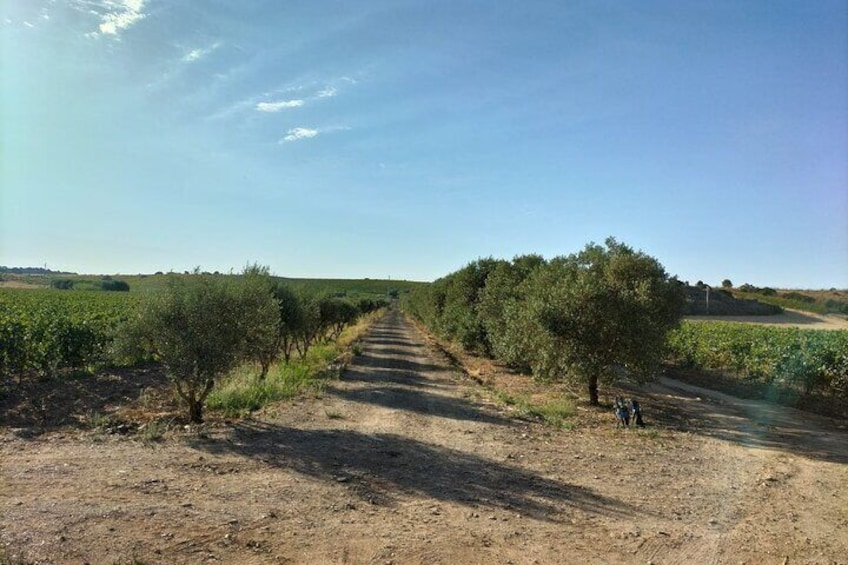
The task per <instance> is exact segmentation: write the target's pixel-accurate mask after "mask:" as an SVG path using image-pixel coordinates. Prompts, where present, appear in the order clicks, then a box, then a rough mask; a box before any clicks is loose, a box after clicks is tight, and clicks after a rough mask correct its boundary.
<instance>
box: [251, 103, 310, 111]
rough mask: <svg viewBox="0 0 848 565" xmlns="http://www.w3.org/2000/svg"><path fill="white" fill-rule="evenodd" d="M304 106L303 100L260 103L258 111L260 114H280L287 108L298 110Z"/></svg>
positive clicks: (257, 106)
mask: <svg viewBox="0 0 848 565" xmlns="http://www.w3.org/2000/svg"><path fill="white" fill-rule="evenodd" d="M300 106H303V100H280V101H279V102H260V103H259V104H257V105H256V109H257V110H259V111H260V112H279V111H280V110H283V109H285V108H298V107H300Z"/></svg>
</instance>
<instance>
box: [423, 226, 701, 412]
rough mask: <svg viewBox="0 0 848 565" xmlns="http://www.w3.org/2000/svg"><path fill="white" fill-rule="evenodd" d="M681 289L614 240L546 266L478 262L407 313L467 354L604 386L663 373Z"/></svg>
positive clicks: (434, 287)
mask: <svg viewBox="0 0 848 565" xmlns="http://www.w3.org/2000/svg"><path fill="white" fill-rule="evenodd" d="M682 287H683V285H682V283H680V282H679V281H677V279H676V278H673V277H670V276H669V275H668V274H667V273H666V272H665V269H664V268H663V266H662V265H661V264H660V263H659V261H657V260H656V259H654V258H653V257H650V256H648V255H646V254H644V253H642V252H640V251H634V250H633V249H632V248H630V247H628V246H627V245H624V244H622V243H619V242H617V241H616V240H615V239H613V238H609V239H607V240H606V242H605V245H603V246H602V245H595V244H589V245H587V246H586V247H585V248H584V249H583V250H582V251H580V252H579V253H574V254H571V255H568V256H561V257H556V258H554V259H551V260H550V261H548V260H545V259H544V258H542V257H541V256H539V255H533V254H531V255H523V256H519V257H515V258H514V259H513V260H512V261H506V260H498V259H492V258H488V259H480V260H477V261H474V262H472V263H469V264H468V265H467V266H465V267H463V268H462V269H460V270H458V271H456V272H454V273H451V274H449V275H447V276H445V277H442V278H441V279H439V280H437V281H435V282H434V283H432V284H431V285H429V286H428V287H423V288H418V289H415V290H413V291H412V293H411V294H410V297H409V300H408V305H407V307H408V310H409V311H410V313H411V314H412V315H414V316H415V317H416V318H418V319H419V320H420V321H422V322H423V323H424V324H426V325H427V326H428V327H430V328H431V329H432V330H433V331H435V332H436V333H437V334H439V335H441V336H443V337H446V338H448V339H450V340H454V341H456V342H458V343H459V344H461V345H462V347H464V348H465V349H466V350H468V351H471V352H474V353H477V354H481V355H485V356H489V357H492V358H495V359H498V360H500V361H502V362H504V363H506V364H507V365H509V366H512V367H515V368H517V369H521V370H529V371H531V372H532V373H533V374H534V375H535V376H536V377H537V378H540V379H545V380H567V381H571V382H575V383H579V384H580V385H581V386H585V387H586V390H587V393H588V397H589V401H590V403H592V404H598V386H599V384H600V383H604V382H609V381H610V380H611V379H613V378H615V377H616V376H627V377H630V378H633V379H637V380H643V379H648V378H650V377H652V376H653V375H655V374H656V372H657V371H658V369H659V367H660V365H661V363H662V361H663V359H664V357H665V346H666V338H667V334H668V332H669V331H670V330H671V329H672V328H674V327H676V326H677V324H678V322H679V319H680V316H681V312H682V310H683V306H684V302H685V298H684V293H683V291H682Z"/></svg>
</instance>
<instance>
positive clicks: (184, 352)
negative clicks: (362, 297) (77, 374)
mask: <svg viewBox="0 0 848 565" xmlns="http://www.w3.org/2000/svg"><path fill="white" fill-rule="evenodd" d="M380 306H381V304H379V303H375V302H371V301H363V302H361V303H360V305H359V307H358V306H357V305H354V304H351V303H348V302H346V301H343V300H339V299H336V298H331V297H326V296H313V295H310V294H308V293H303V292H300V293H299V292H296V291H294V290H292V289H291V288H289V287H288V286H286V285H284V284H282V283H279V282H276V281H275V280H274V279H273V278H272V277H271V276H270V275H269V272H268V269H267V268H266V267H260V266H258V265H251V266H248V267H247V268H245V270H244V272H243V273H242V275H241V276H239V277H216V276H211V275H205V274H201V273H199V272H197V271H195V273H194V274H192V275H190V276H182V277H177V276H174V277H172V278H171V279H170V280H169V281H168V285H167V287H166V288H165V289H164V290H163V291H162V292H160V293H157V294H155V295H152V296H150V297H149V298H148V299H147V301H146V302H145V303H144V304H143V305H142V307H141V308H140V310H139V313H138V315H137V317H136V318H134V319H133V320H132V321H131V322H130V323H129V324H127V326H126V328H125V332H124V335H123V338H122V340H121V341H122V343H123V346H124V351H125V353H126V354H128V355H132V356H148V357H152V358H153V359H155V360H157V361H160V362H161V363H163V365H164V366H165V369H166V371H167V373H168V376H169V377H170V378H171V380H172V381H173V383H174V387H175V390H176V393H177V395H178V396H179V398H180V399H181V400H182V401H183V402H184V403H185V405H186V407H187V408H188V413H189V418H190V420H191V421H192V422H200V421H202V419H203V406H204V403H205V401H206V398H207V397H208V396H209V394H210V393H211V392H212V389H213V388H214V386H215V381H216V379H219V378H220V377H221V376H223V375H225V374H227V373H228V372H229V371H231V370H232V369H234V368H235V367H236V366H237V365H239V364H241V363H244V362H256V363H257V364H258V365H259V367H260V372H259V376H258V378H259V379H260V380H261V379H264V378H265V376H266V375H267V373H268V369H269V368H270V367H271V365H272V364H273V363H274V362H276V361H277V360H279V359H281V358H282V359H284V360H285V361H286V362H288V361H289V360H290V359H291V357H292V354H293V352H294V351H297V352H298V354H299V355H300V356H305V355H306V353H307V351H308V350H309V347H310V346H311V345H313V344H315V343H320V342H323V341H327V340H330V339H334V338H337V337H338V336H339V334H340V333H341V331H342V330H343V329H344V327H345V326H346V325H348V324H352V323H354V322H355V321H356V320H357V319H358V317H359V314H360V313H361V310H360V308H365V309H375V308H378V307H380Z"/></svg>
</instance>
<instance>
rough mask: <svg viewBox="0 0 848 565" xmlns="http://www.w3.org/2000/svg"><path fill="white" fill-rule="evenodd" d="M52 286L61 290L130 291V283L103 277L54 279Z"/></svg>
mask: <svg viewBox="0 0 848 565" xmlns="http://www.w3.org/2000/svg"><path fill="white" fill-rule="evenodd" d="M50 286H51V287H52V288H56V289H59V290H73V289H79V290H105V291H110V292H129V290H130V285H129V283H128V282H126V281H121V280H117V279H113V278H112V277H108V276H107V277H102V278H101V279H100V280H99V281H91V280H87V279H53V280H51V281H50Z"/></svg>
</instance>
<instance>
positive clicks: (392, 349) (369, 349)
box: [365, 344, 444, 369]
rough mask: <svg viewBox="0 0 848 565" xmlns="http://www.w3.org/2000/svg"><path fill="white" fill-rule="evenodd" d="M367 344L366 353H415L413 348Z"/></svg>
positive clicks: (401, 354)
mask: <svg viewBox="0 0 848 565" xmlns="http://www.w3.org/2000/svg"><path fill="white" fill-rule="evenodd" d="M367 345H369V344H366V350H365V352H366V353H367V354H369V355H377V356H380V357H388V356H395V357H398V356H409V355H412V354H414V353H415V351H414V350H410V349H398V348H395V347H379V348H377V347H373V348H372V347H367ZM439 369H444V367H439Z"/></svg>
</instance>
